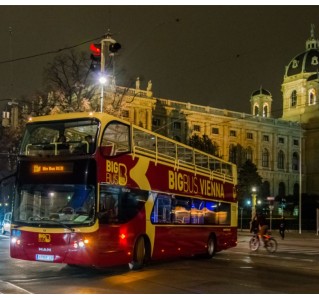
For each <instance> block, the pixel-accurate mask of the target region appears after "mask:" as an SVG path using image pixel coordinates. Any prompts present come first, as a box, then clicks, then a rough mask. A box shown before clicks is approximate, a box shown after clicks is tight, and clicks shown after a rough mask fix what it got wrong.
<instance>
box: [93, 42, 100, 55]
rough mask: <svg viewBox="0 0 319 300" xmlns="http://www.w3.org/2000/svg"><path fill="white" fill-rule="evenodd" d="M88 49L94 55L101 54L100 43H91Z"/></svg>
mask: <svg viewBox="0 0 319 300" xmlns="http://www.w3.org/2000/svg"><path fill="white" fill-rule="evenodd" d="M90 50H91V52H92V54H93V55H94V56H101V44H91V45H90Z"/></svg>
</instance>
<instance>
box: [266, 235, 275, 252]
mask: <svg viewBox="0 0 319 300" xmlns="http://www.w3.org/2000/svg"><path fill="white" fill-rule="evenodd" d="M266 249H267V251H268V252H270V253H274V252H276V251H277V241H276V240H275V239H274V238H273V237H271V238H269V239H268V241H267V243H266Z"/></svg>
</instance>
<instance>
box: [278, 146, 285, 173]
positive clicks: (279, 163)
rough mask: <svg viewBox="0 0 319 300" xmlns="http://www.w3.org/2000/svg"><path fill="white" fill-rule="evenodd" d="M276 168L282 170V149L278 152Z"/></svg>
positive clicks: (283, 166)
mask: <svg viewBox="0 0 319 300" xmlns="http://www.w3.org/2000/svg"><path fill="white" fill-rule="evenodd" d="M277 167H278V169H281V170H283V169H284V168H285V154H284V152H283V151H282V150H279V152H278V161H277Z"/></svg>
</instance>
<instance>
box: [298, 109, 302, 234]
mask: <svg viewBox="0 0 319 300" xmlns="http://www.w3.org/2000/svg"><path fill="white" fill-rule="evenodd" d="M299 117H300V143H299V153H300V154H299V234H301V206H302V205H301V195H302V180H301V174H302V173H301V159H302V155H301V151H302V136H301V134H302V132H301V115H300V116H299Z"/></svg>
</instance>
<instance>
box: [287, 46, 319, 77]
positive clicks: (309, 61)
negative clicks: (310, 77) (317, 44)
mask: <svg viewBox="0 0 319 300" xmlns="http://www.w3.org/2000/svg"><path fill="white" fill-rule="evenodd" d="M318 68H319V49H310V50H307V51H305V52H303V53H301V54H299V55H297V56H295V57H294V58H293V59H292V60H291V61H290V63H289V64H288V66H287V69H286V74H285V75H286V76H293V75H296V74H300V73H313V72H317V70H318Z"/></svg>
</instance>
